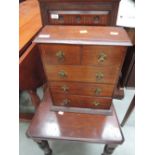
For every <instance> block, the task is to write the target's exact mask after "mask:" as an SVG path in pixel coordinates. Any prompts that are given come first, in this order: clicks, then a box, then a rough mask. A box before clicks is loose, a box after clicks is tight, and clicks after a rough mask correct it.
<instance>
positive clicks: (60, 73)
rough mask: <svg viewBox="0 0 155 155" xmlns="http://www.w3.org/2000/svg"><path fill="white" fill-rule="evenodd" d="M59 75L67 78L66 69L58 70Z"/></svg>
mask: <svg viewBox="0 0 155 155" xmlns="http://www.w3.org/2000/svg"><path fill="white" fill-rule="evenodd" d="M58 75H59V77H60V78H65V77H67V73H66V72H65V71H60V72H58Z"/></svg>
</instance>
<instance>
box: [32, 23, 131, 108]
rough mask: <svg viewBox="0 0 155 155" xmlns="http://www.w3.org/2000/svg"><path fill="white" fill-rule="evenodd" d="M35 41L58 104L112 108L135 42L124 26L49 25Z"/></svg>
mask: <svg viewBox="0 0 155 155" xmlns="http://www.w3.org/2000/svg"><path fill="white" fill-rule="evenodd" d="M34 42H35V43H37V44H38V46H39V49H40V51H41V56H42V62H43V66H44V70H45V73H46V77H47V81H48V82H49V85H50V88H51V89H50V90H51V97H52V100H53V104H54V105H55V106H65V107H82V108H93V109H110V106H111V103H112V97H113V91H114V88H115V87H116V86H117V80H118V78H119V75H120V71H121V66H122V64H123V61H124V57H125V54H126V48H127V46H131V45H132V44H131V42H130V40H129V38H128V35H127V33H126V32H125V31H124V29H122V28H117V27H90V26H45V27H44V28H43V29H42V31H41V32H40V33H39V34H38V35H37V37H36V38H35V40H34ZM88 88H89V89H88Z"/></svg>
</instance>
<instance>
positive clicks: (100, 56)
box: [81, 46, 126, 67]
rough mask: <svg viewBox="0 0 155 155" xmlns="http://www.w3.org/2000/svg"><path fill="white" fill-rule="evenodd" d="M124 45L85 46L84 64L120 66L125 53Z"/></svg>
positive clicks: (83, 53)
mask: <svg viewBox="0 0 155 155" xmlns="http://www.w3.org/2000/svg"><path fill="white" fill-rule="evenodd" d="M125 49H126V48H125V47H123V46H83V50H82V51H83V52H82V62H81V63H82V64H83V65H99V66H118V67H120V65H121V63H122V61H123V59H124V55H125Z"/></svg>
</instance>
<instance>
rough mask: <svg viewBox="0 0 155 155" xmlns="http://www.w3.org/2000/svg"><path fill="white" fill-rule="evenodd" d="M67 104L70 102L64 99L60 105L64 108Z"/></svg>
mask: <svg viewBox="0 0 155 155" xmlns="http://www.w3.org/2000/svg"><path fill="white" fill-rule="evenodd" d="M69 103H70V100H69V99H67V98H66V99H64V100H63V103H62V105H64V106H65V105H68V104H69Z"/></svg>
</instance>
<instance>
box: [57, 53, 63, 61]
mask: <svg viewBox="0 0 155 155" xmlns="http://www.w3.org/2000/svg"><path fill="white" fill-rule="evenodd" d="M56 57H57V58H58V60H64V52H62V51H58V52H57V53H56Z"/></svg>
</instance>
